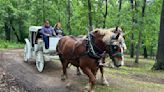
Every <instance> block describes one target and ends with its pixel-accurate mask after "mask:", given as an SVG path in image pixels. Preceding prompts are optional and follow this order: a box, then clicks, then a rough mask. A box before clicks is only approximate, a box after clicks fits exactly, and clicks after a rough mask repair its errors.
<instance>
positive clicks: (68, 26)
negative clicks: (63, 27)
mask: <svg viewBox="0 0 164 92" xmlns="http://www.w3.org/2000/svg"><path fill="white" fill-rule="evenodd" d="M67 13H68V14H67V15H68V16H67V18H68V19H67V31H68V32H69V34H70V35H71V25H70V24H71V23H70V22H71V1H70V0H67Z"/></svg>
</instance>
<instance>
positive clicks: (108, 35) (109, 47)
mask: <svg viewBox="0 0 164 92" xmlns="http://www.w3.org/2000/svg"><path fill="white" fill-rule="evenodd" d="M118 29H119V30H121V29H120V28H116V29H115V30H118ZM91 33H92V37H91V38H92V39H93V38H94V41H95V43H97V45H98V47H100V48H103V49H102V50H104V51H106V53H108V54H109V56H110V58H111V59H112V61H113V63H114V65H115V66H116V67H120V66H122V65H124V55H123V51H124V46H123V44H122V43H123V41H124V38H123V35H122V34H121V33H117V34H116V33H114V32H113V31H109V29H95V30H94V31H93V32H91Z"/></svg>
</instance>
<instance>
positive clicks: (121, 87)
mask: <svg viewBox="0 0 164 92" xmlns="http://www.w3.org/2000/svg"><path fill="white" fill-rule="evenodd" d="M107 61H108V59H107ZM154 62H155V61H154V60H153V59H143V58H140V60H139V64H135V63H134V59H132V58H130V57H129V56H126V57H125V66H123V67H121V68H119V69H112V68H105V74H104V75H105V77H106V78H107V80H108V82H109V86H108V87H107V86H102V85H99V84H98V85H96V92H164V71H153V70H151V68H152V66H153V64H154Z"/></svg>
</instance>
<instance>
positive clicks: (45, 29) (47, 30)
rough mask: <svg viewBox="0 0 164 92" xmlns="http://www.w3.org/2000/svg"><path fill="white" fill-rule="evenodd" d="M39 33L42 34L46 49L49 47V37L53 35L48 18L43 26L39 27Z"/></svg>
mask: <svg viewBox="0 0 164 92" xmlns="http://www.w3.org/2000/svg"><path fill="white" fill-rule="evenodd" d="M41 33H42V35H43V41H44V42H45V48H46V49H48V48H49V37H50V36H52V35H54V33H55V32H54V30H53V28H52V27H51V26H50V24H49V21H48V20H45V21H44V26H43V27H42V29H41Z"/></svg>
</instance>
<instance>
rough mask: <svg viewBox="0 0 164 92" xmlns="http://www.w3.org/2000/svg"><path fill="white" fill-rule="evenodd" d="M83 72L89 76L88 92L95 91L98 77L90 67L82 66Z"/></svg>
mask: <svg viewBox="0 0 164 92" xmlns="http://www.w3.org/2000/svg"><path fill="white" fill-rule="evenodd" d="M82 70H83V72H84V73H85V74H86V75H87V76H88V77H89V89H88V92H93V88H94V86H95V82H96V78H95V76H94V74H93V73H92V72H91V69H89V68H82Z"/></svg>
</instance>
